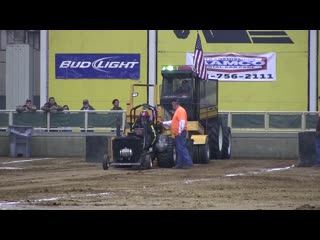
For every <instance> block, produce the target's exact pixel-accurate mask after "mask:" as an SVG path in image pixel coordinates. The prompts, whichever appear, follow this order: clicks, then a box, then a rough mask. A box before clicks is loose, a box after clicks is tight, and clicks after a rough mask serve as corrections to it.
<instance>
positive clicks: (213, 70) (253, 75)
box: [186, 53, 276, 82]
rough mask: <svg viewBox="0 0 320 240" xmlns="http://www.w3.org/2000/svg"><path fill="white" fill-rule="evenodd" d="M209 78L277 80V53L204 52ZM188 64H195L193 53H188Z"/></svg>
mask: <svg viewBox="0 0 320 240" xmlns="http://www.w3.org/2000/svg"><path fill="white" fill-rule="evenodd" d="M204 61H205V65H206V67H207V73H208V78H209V79H215V80H219V81H238V82H240V81H251V82H253V81H260V82H264V81H275V80H276V53H263V54H253V53H243V54H240V53H207V54H204ZM186 62H187V65H193V53H187V61H186Z"/></svg>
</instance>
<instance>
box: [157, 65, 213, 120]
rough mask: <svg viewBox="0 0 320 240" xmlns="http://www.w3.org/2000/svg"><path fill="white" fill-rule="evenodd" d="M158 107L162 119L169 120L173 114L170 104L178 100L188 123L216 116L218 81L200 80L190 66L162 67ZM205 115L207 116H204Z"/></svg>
mask: <svg viewBox="0 0 320 240" xmlns="http://www.w3.org/2000/svg"><path fill="white" fill-rule="evenodd" d="M161 74H162V77H163V79H162V89H161V96H160V105H161V106H162V107H163V109H164V111H165V112H164V117H165V118H166V119H170V117H172V114H173V110H172V105H171V102H172V100H174V99H179V100H180V103H181V106H183V107H184V108H185V109H186V111H187V114H188V120H189V121H199V120H201V119H205V118H208V117H209V115H211V117H212V115H214V112H212V110H215V111H216V114H217V110H218V108H217V105H218V104H217V103H218V81H213V80H207V81H204V80H200V79H199V78H198V77H197V75H196V74H195V72H194V71H193V69H192V66H188V65H182V66H172V65H170V66H163V67H162V71H161ZM206 114H207V116H206Z"/></svg>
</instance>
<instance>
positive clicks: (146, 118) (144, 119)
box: [140, 110, 150, 125]
mask: <svg viewBox="0 0 320 240" xmlns="http://www.w3.org/2000/svg"><path fill="white" fill-rule="evenodd" d="M140 117H141V123H142V124H143V125H144V124H146V123H148V122H149V119H150V115H149V113H148V111H147V110H142V111H141V113H140Z"/></svg>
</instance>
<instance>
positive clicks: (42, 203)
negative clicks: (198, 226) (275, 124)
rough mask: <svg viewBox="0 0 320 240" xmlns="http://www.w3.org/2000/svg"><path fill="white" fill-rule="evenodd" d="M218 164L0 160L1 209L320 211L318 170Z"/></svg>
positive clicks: (264, 163)
mask: <svg viewBox="0 0 320 240" xmlns="http://www.w3.org/2000/svg"><path fill="white" fill-rule="evenodd" d="M296 165H297V160H242V159H241V160H240V159H239V160H212V161H210V163H209V164H196V165H194V167H193V168H191V169H166V168H157V167H154V168H153V169H151V170H132V169H123V168H114V167H111V168H110V169H109V170H103V169H102V164H101V163H89V162H86V161H85V159H78V158H30V159H24V158H5V157H1V158H0V209H52V210H56V209H83V210H91V209H96V210H98V209H116V210H120V209H132V210H133V209H150V210H153V209H154V210H162V209H175V210H176V209H177V210H179V209H190V210H197V209H219V210H225V209H227V210H238V209H247V210H251V209H262V210H268V209H307V210H309V209H315V210H319V209H320V187H319V182H320V168H312V167H296Z"/></svg>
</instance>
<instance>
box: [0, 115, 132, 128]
mask: <svg viewBox="0 0 320 240" xmlns="http://www.w3.org/2000/svg"><path fill="white" fill-rule="evenodd" d="M10 125H22V126H32V127H33V128H34V129H35V130H43V131H48V132H50V131H63V132H88V131H95V132H96V131H98V132H114V131H116V129H117V125H119V126H120V132H124V129H125V125H126V112H125V111H119V110H94V111H93V110H90V111H73V110H70V111H62V112H48V113H46V112H43V111H36V112H22V113H18V112H16V111H14V110H0V130H7V129H8V126H10Z"/></svg>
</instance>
